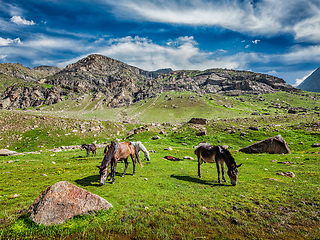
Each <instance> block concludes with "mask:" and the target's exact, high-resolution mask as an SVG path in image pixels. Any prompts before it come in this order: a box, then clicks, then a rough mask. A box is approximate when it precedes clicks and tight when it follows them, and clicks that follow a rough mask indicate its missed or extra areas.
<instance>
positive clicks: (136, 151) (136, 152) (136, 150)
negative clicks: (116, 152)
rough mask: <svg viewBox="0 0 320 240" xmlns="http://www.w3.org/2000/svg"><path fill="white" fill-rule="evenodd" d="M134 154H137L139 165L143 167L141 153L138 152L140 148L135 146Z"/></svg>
mask: <svg viewBox="0 0 320 240" xmlns="http://www.w3.org/2000/svg"><path fill="white" fill-rule="evenodd" d="M133 146H134V145H133ZM134 152H135V155H136V158H137V161H138V163H139V164H140V166H141V167H143V165H142V162H141V160H140V157H139V151H138V148H137V147H136V146H134Z"/></svg>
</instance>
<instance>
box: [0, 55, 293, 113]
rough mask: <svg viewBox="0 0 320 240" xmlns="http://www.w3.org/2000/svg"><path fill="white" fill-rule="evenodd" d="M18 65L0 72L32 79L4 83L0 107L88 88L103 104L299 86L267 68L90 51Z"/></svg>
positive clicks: (43, 100) (18, 105) (54, 98)
mask: <svg viewBox="0 0 320 240" xmlns="http://www.w3.org/2000/svg"><path fill="white" fill-rule="evenodd" d="M3 66H4V65H3ZM8 66H9V65H8ZM10 66H11V65H10ZM23 68H24V67H23V66H22V65H15V66H11V67H6V68H5V67H2V68H0V73H1V72H2V73H3V74H9V75H10V76H14V77H16V78H19V79H22V80H24V81H28V82H33V83H34V84H33V85H32V86H30V85H29V86H28V88H26V86H25V84H22V85H23V86H21V84H18V86H17V84H16V85H14V86H7V89H6V91H4V93H3V94H2V96H1V98H0V108H2V109H8V108H9V109H10V108H28V107H32V106H39V105H42V104H54V103H57V102H59V101H63V100H64V96H66V95H67V93H68V95H69V96H75V95H77V94H84V93H86V94H92V97H93V98H94V99H102V100H103V102H104V104H107V105H108V107H111V108H115V107H123V106H129V105H132V104H134V103H136V102H139V101H141V100H144V99H146V98H153V97H156V96H157V95H158V94H159V93H164V92H172V91H176V92H180V91H192V92H197V93H199V94H204V93H217V94H226V95H242V94H262V93H274V92H277V91H289V92H294V91H299V90H298V89H296V88H294V87H292V86H291V85H289V84H286V83H285V81H284V80H282V79H280V78H277V77H273V76H269V75H266V74H258V73H253V72H247V71H236V70H227V69H208V70H205V71H197V70H195V71H189V70H184V71H172V70H171V69H161V70H158V71H153V72H149V71H145V70H142V69H139V68H137V67H133V66H130V65H127V64H125V63H122V62H120V61H117V60H115V59H112V58H108V57H106V56H102V55H97V54H93V55H89V56H88V57H86V58H83V59H81V60H79V61H78V62H76V63H73V64H70V65H68V66H67V67H65V68H64V69H62V70H61V69H59V68H53V67H47V66H41V67H37V68H34V69H32V70H31V69H28V68H24V69H23ZM1 69H2V70H1ZM48 74H53V75H50V76H49V75H48ZM44 76H45V77H44ZM0 82H1V76H0ZM35 83H36V84H35ZM26 92H28V94H27V96H26V95H25V93H26ZM31 92H32V93H31ZM37 92H38V93H39V92H40V94H38V93H37ZM29 93H30V94H29ZM37 95H39V96H37ZM13 96H14V97H13ZM8 99H9V100H10V102H9V100H8ZM24 102H25V103H24Z"/></svg>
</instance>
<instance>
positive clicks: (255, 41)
mask: <svg viewBox="0 0 320 240" xmlns="http://www.w3.org/2000/svg"><path fill="white" fill-rule="evenodd" d="M259 42H260V40H253V41H252V43H254V44H258V43H259Z"/></svg>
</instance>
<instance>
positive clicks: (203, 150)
mask: <svg viewBox="0 0 320 240" xmlns="http://www.w3.org/2000/svg"><path fill="white" fill-rule="evenodd" d="M194 153H195V154H196V155H197V157H198V176H199V177H200V178H201V172H200V167H201V164H202V163H204V162H207V163H214V162H215V163H216V165H217V171H218V182H219V183H221V180H220V168H219V164H220V165H221V171H222V179H223V180H224V181H225V182H226V181H227V180H226V179H225V177H224V164H225V163H226V165H227V167H228V171H227V173H228V176H229V178H230V181H231V184H232V185H233V186H235V185H237V179H238V174H239V172H238V167H240V166H241V165H242V164H240V165H236V162H235V160H234V158H233V157H232V156H231V154H230V152H229V151H228V150H227V149H224V148H223V147H221V146H211V145H201V146H199V147H198V148H197V149H196V150H195V151H194Z"/></svg>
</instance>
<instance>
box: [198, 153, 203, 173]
mask: <svg viewBox="0 0 320 240" xmlns="http://www.w3.org/2000/svg"><path fill="white" fill-rule="evenodd" d="M201 164H202V159H201V157H200V156H198V176H199V178H202V176H201Z"/></svg>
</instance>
